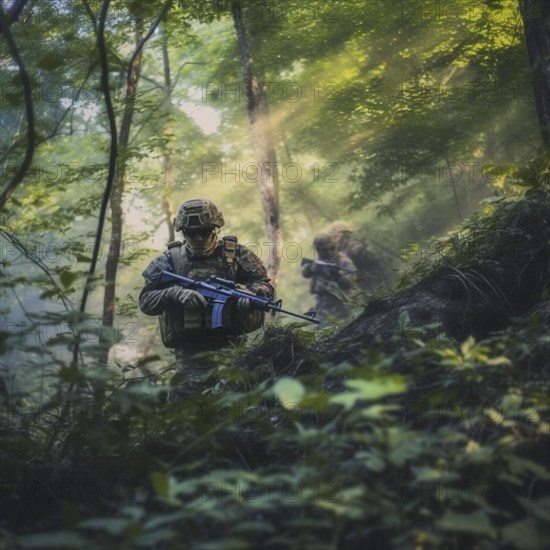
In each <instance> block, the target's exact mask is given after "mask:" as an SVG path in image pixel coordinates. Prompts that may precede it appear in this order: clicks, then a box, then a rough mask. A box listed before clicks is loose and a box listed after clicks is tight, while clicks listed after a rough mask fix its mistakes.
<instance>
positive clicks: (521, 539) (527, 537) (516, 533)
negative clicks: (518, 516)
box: [500, 518, 542, 550]
mask: <svg viewBox="0 0 550 550" xmlns="http://www.w3.org/2000/svg"><path fill="white" fill-rule="evenodd" d="M500 532H501V535H502V540H503V541H504V542H505V543H508V544H512V545H513V546H515V547H516V548H521V549H522V550H536V549H537V548H542V546H541V544H540V541H539V536H538V533H537V525H536V522H535V520H533V518H528V519H523V520H521V521H516V522H514V523H511V524H509V525H507V526H506V527H503V528H502V529H501V530H500Z"/></svg>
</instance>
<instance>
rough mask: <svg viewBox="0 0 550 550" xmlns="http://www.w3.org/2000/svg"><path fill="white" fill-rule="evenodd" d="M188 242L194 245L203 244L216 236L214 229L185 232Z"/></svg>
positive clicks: (207, 228)
mask: <svg viewBox="0 0 550 550" xmlns="http://www.w3.org/2000/svg"><path fill="white" fill-rule="evenodd" d="M184 235H185V237H186V239H187V240H189V241H191V242H194V243H197V244H199V243H203V242H207V241H209V240H210V239H211V238H212V237H213V236H214V229H211V228H210V227H206V228H197V229H188V230H186V231H185V232H184Z"/></svg>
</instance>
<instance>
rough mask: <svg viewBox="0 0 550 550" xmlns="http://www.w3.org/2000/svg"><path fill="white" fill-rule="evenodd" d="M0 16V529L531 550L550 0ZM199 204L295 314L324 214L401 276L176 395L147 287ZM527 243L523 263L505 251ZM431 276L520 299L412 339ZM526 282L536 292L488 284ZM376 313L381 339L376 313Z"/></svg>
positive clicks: (542, 482) (35, 543) (40, 6)
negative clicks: (193, 397)
mask: <svg viewBox="0 0 550 550" xmlns="http://www.w3.org/2000/svg"><path fill="white" fill-rule="evenodd" d="M1 6H2V11H1V12H0V19H1V37H2V41H1V45H0V59H1V66H0V92H1V93H0V98H1V99H0V100H1V107H2V110H1V114H0V125H1V132H0V169H1V179H2V184H1V189H0V192H1V195H0V206H1V208H2V211H1V216H2V227H1V232H0V252H1V256H0V262H1V267H2V271H1V284H2V286H1V289H0V296H1V298H2V305H1V311H2V326H1V332H0V351H1V353H2V359H1V365H0V367H1V382H2V384H1V386H0V393H1V399H2V418H1V421H2V429H3V432H2V433H3V434H4V435H2V437H3V439H4V440H5V444H6V449H7V451H6V452H4V454H2V455H1V456H2V459H1V460H2V462H3V466H4V467H3V470H4V472H5V474H3V477H2V487H3V489H2V495H3V496H2V499H3V500H5V501H6V502H7V503H8V508H10V507H11V511H10V513H6V514H5V515H4V517H3V519H2V523H0V530H1V532H2V534H3V536H5V540H6V541H7V542H6V543H5V544H6V546H5V547H6V548H11V547H14V548H50V547H51V548H62V547H64V548H72V547H77V546H78V547H82V548H84V547H90V548H96V547H111V546H113V545H121V546H120V547H124V545H126V546H125V547H136V548H138V547H149V548H163V549H164V548H178V547H187V546H178V545H179V544H182V545H183V544H184V542H182V541H185V544H186V545H188V546H189V547H197V548H204V549H206V548H254V547H257V545H258V544H259V543H260V542H262V543H265V544H267V545H268V546H267V547H272V548H277V547H284V546H292V545H296V547H304V548H340V547H342V548H343V547H346V548H347V547H349V548H362V547H365V545H370V546H371V547H380V548H383V547H395V548H402V547H415V548H436V547H441V548H447V547H472V548H473V547H479V548H481V547H484V548H485V547H487V548H497V547H499V548H539V547H540V548H542V547H544V545H545V543H547V542H548V540H547V538H545V536H546V537H547V533H546V535H545V529H547V527H548V520H549V512H548V510H549V502H550V496H548V480H549V477H550V476H549V473H548V470H547V466H546V465H545V462H546V460H547V459H548V456H547V455H548V436H549V424H548V397H547V395H546V396H545V395H544V391H543V390H544V389H545V388H546V389H547V385H548V353H547V352H548V346H549V340H548V336H547V326H548V311H547V310H548V307H547V303H548V302H547V301H545V300H547V299H548V289H547V286H546V285H547V281H546V280H545V274H547V271H545V270H547V268H548V261H547V257H546V256H545V254H547V248H546V247H547V245H548V234H549V233H548V223H547V220H545V218H546V216H547V212H546V213H545V206H547V204H548V202H547V201H548V195H547V186H548V178H547V174H548V170H547V167H548V157H547V154H548V150H547V148H548V137H547V135H548V127H549V126H548V121H549V120H550V116H549V113H550V110H549V108H548V107H549V103H550V102H549V100H548V98H549V97H550V95H549V94H548V90H549V89H550V86H549V82H550V75H548V74H546V73H547V71H548V70H547V68H546V64H545V62H544V59H547V57H548V55H550V49H549V46H548V44H549V40H548V33H549V30H548V29H549V27H550V22H549V14H548V11H549V10H548V6H547V5H546V3H545V2H544V1H543V0H523V1H521V2H518V0H479V1H476V2H472V1H471V0H456V1H441V2H440V1H420V0H411V1H403V2H388V1H387V0H345V1H344V0H342V1H339V0H331V1H328V2H319V1H318V0H302V1H300V2H298V1H294V0H291V1H285V0H281V1H278V0H269V1H265V0H263V1H260V0H239V1H225V0H185V1H183V0H173V1H170V0H168V1H166V0H162V1H160V0H154V1H151V2H139V1H135V0H111V1H109V0H103V1H99V0H82V1H78V0H52V1H49V2H46V1H43V0H36V1H32V0H29V1H25V0H22V1H17V0H16V1H13V0H12V1H10V0H3V1H2V3H1ZM526 36H527V40H526ZM541 130H542V139H541ZM526 189H527V190H528V191H527V194H525V190H526ZM196 197H207V198H210V199H212V200H214V201H215V202H216V203H217V204H218V205H219V207H220V209H221V210H222V211H223V213H224V217H225V220H226V226H225V227H224V228H223V233H222V234H227V235H237V236H238V238H239V242H240V243H242V244H245V245H247V246H249V247H250V248H251V250H252V251H254V252H255V253H256V254H258V255H259V256H260V257H261V258H262V260H263V261H264V262H265V263H266V265H268V268H269V272H270V276H271V277H272V278H273V280H274V281H275V282H276V283H277V295H278V297H279V298H282V299H283V300H284V305H285V307H286V308H287V309H291V310H295V311H298V312H301V313H303V312H305V311H307V310H308V309H309V308H310V307H311V306H312V305H313V299H312V296H311V295H310V294H309V292H308V285H307V282H306V281H305V280H304V279H303V278H302V277H301V275H300V269H299V266H300V260H301V259H302V258H303V257H311V256H312V254H313V252H312V240H313V237H314V235H315V234H316V233H318V232H319V231H321V230H323V229H324V228H326V226H327V225H328V224H329V223H330V222H332V221H335V220H338V219H342V220H346V221H348V222H349V223H350V224H351V225H352V226H353V227H354V229H355V231H356V233H357V234H358V235H359V236H360V237H361V238H363V239H365V240H366V242H367V243H368V245H369V248H370V250H371V251H372V252H373V253H375V254H376V255H377V256H378V258H379V259H380V261H381V262H382V263H383V264H384V266H385V268H386V270H387V272H388V273H389V274H390V275H391V276H390V277H389V278H390V279H391V284H390V285H388V287H387V288H384V289H380V290H379V292H378V293H377V295H376V300H373V296H357V299H356V300H355V301H354V304H353V305H354V318H355V319H356V323H355V324H352V325H350V326H349V327H347V328H345V329H344V332H343V333H339V332H338V330H340V329H341V328H343V326H338V327H333V330H326V329H325V330H317V331H315V330H314V329H311V328H305V327H301V326H297V325H294V324H292V323H291V321H290V320H289V319H288V318H286V319H284V318H283V317H282V316H281V318H280V319H278V320H277V321H276V322H274V323H270V324H269V325H268V326H267V328H266V330H265V331H260V332H261V333H260V334H256V335H254V336H253V337H251V338H250V339H249V341H248V342H247V343H246V344H243V347H242V348H238V349H235V350H228V351H227V353H224V354H218V355H214V356H213V357H212V358H213V360H214V364H215V365H216V366H217V374H216V375H215V376H214V375H213V377H212V379H211V380H209V385H208V388H209V389H208V390H205V393H204V394H203V395H202V396H198V397H197V401H196V402H193V403H188V404H186V405H185V406H182V407H180V408H179V409H178V408H176V407H174V406H173V405H168V404H166V403H164V402H163V395H164V394H165V391H166V389H167V387H169V386H170V383H175V382H174V381H173V380H172V378H171V377H172V375H173V368H174V364H173V363H174V361H173V356H172V355H171V354H170V353H169V352H168V350H166V349H164V348H163V347H162V345H161V342H160V338H159V334H158V325H157V321H156V319H154V318H148V317H146V316H144V315H143V314H141V312H139V310H138V308H137V295H138V293H139V291H140V289H141V286H142V277H141V272H142V271H143V269H144V268H145V267H146V265H147V264H148V262H149V261H150V259H152V258H153V257H154V256H156V255H158V253H159V252H160V251H162V250H164V249H165V246H166V243H167V242H169V241H171V240H173V239H174V237H176V238H177V237H178V236H177V235H176V236H174V233H173V227H172V221H173V218H174V216H175V213H176V212H177V209H178V207H179V205H180V204H181V202H183V201H185V200H188V199H191V198H196ZM526 220H529V221H526ZM523 243H525V246H524V244H523ZM517 250H521V254H523V255H522V256H521V265H522V267H524V268H525V269H524V270H523V271H521V272H519V271H517V270H508V271H507V270H506V269H505V268H504V267H503V268H502V270H501V269H500V268H501V267H502V265H504V264H503V263H502V262H504V261H508V260H509V256H510V254H512V252H510V251H517ZM499 251H504V253H502V254H500V252H499ZM514 254H515V252H514ZM518 257H519V256H517V255H516V256H515V258H516V260H515V261H516V264H515V265H518V261H519V260H518ZM503 258H505V259H506V260H503ZM482 264H483V265H482ZM533 265H536V266H539V267H538V268H537V269H539V268H540V269H539V270H538V271H537V270H532V266H533ZM442 266H443V267H442ZM464 266H467V268H468V269H469V270H470V271H468V270H466V269H464ZM443 268H444V269H448V270H451V273H452V275H451V276H452V277H455V279H456V280H458V281H460V284H462V286H463V287H464V288H465V289H467V297H466V298H464V302H465V303H466V302H468V304H469V303H470V300H471V297H472V296H473V295H474V294H472V293H475V292H478V294H477V295H475V296H476V300H478V301H479V303H480V304H482V305H483V304H485V303H486V302H487V303H490V304H493V305H494V303H495V302H496V303H497V305H498V306H499V307H500V305H501V303H505V302H510V303H512V302H513V304H512V305H513V306H514V307H512V305H511V306H510V309H509V310H506V313H505V314H504V313H502V314H501V313H500V311H501V310H498V311H499V313H494V312H495V311H497V310H496V309H494V310H491V311H493V313H491V314H488V315H489V317H487V318H485V319H484V320H483V322H482V324H483V327H484V328H485V329H486V330H477V329H476V330H472V331H459V334H458V335H457V334H456V331H455V334H449V331H448V330H447V331H443V332H445V333H446V334H444V335H443V333H441V332H438V331H437V329H434V328H433V327H432V326H431V325H430V324H429V323H428V322H427V321H426V322H425V325H424V326H423V328H422V329H418V327H417V326H416V324H415V323H416V322H417V321H418V320H419V319H420V317H418V319H417V318H415V317H414V304H416V303H417V302H419V303H423V304H424V305H425V306H426V310H429V309H430V308H431V307H432V305H433V308H432V309H434V308H437V304H438V303H439V302H437V300H436V299H435V298H434V297H433V296H434V295H435V294H436V290H435V289H437V288H439V287H438V284H434V285H432V286H431V287H430V285H431V281H433V280H434V279H432V278H431V277H432V276H433V277H437V274H438V273H440V271H438V270H441V269H443ZM452 270H455V271H452ZM491 270H492V271H491ZM526 273H529V274H530V275H529V277H531V274H532V277H531V278H530V279H528V283H526V282H525V281H526V280H527V279H526V278H525V277H526ZM475 277H477V278H475ZM521 277H523V279H521V284H522V285H523V286H521V285H520V284H519V283H518V285H516V286H518V287H521V288H525V286H528V287H529V288H530V290H531V291H532V292H531V294H529V297H528V298H527V297H526V295H525V294H522V293H521V292H519V291H518V292H516V290H517V289H516V287H514V286H513V285H512V286H509V287H506V291H504V290H502V289H501V288H500V287H499V282H500V280H504V279H506V278H510V279H514V280H517V281H519V280H520V278H521ZM495 281H496V282H495ZM415 283H419V284H420V286H418V287H414V286H411V285H414V284H415ZM436 283H437V279H436ZM484 284H486V285H487V286H486V287H483V285H484ZM422 285H425V287H424V286H422ZM476 285H477V286H476ZM411 288H412V290H411ZM426 288H431V291H433V293H434V295H433V296H432V298H430V299H433V301H429V300H428V298H426V295H425V294H423V292H425V291H426ZM484 288H485V290H484ZM503 288H504V287H503ZM414 289H419V290H414ZM448 289H449V287H447V286H445V287H444V289H443V290H444V292H443V293H447V294H449V295H451V294H452V295H453V296H455V297H456V296H458V294H456V293H454V294H453V292H454V291H453V292H451V291H449V292H447V291H448ZM407 292H409V294H407ZM426 292H428V291H426ZM457 292H458V291H457ZM400 293H404V294H400ZM419 293H420V294H419ZM514 293H515V294H514ZM400 296H401V298H400ZM403 296H404V297H406V299H405V298H403ZM419 296H420V297H419ZM388 297H389V298H388ZM418 297H419V298H418ZM409 298H411V299H410V300H409ZM417 298H418V300H416V299H417ZM379 299H380V300H384V299H386V300H388V301H386V302H381V303H382V305H380V303H379V302H378V301H377V300H379ZM392 300H393V301H392ZM400 300H401V301H400ZM407 300H409V301H407ZM521 302H523V305H524V306H525V307H524V308H523V309H521V307H520V306H519V305H517V304H520V303H521ZM384 304H386V305H384ZM388 304H389V305H388ZM403 304H408V305H403ZM426 304H427V305H426ZM514 304H516V305H517V307H516V305H514ZM545 304H546V305H545ZM365 306H366V307H367V309H366V310H365ZM481 307H482V306H480V308H481ZM385 308H386V309H385ZM503 308H504V306H503ZM514 308H515V309H514ZM529 308H531V309H529ZM533 308H535V309H534V310H536V313H533V311H534V310H533ZM537 308H538V309H537ZM545 308H546V309H545ZM443 309H444V308H443ZM497 309H498V308H497ZM504 309H505V308H504ZM504 309H503V310H502V311H504ZM386 310H387V311H389V312H390V313H392V314H393V313H395V315H399V323H398V324H396V323H394V325H392V326H391V330H390V329H389V328H388V327H387V326H386V325H384V323H385V322H386V321H385V320H384V319H385V318H383V319H382V318H381V317H380V318H379V317H376V318H375V317H369V315H372V316H377V315H378V316H379V315H381V312H382V313H384V315H385V312H386ZM409 310H410V311H411V315H412V317H410V316H409ZM545 312H546V313H545ZM497 318H498V320H499V322H494V321H495V319H497ZM372 319H374V320H376V322H380V325H376V327H377V328H376V330H375V329H374V328H372V326H374V325H372V326H371V325H370V324H369V322H370V320H372ZM380 319H382V320H380ZM411 319H412V321H414V323H413V322H412V321H411ZM432 320H433V319H432V318H430V321H432ZM437 320H438V321H439V322H444V319H443V317H441V316H440V317H438V318H437ZM413 325H415V326H414V327H413ZM369 327H371V328H369ZM403 327H406V328H407V330H406V331H405V332H403V330H402V329H403ZM415 327H416V328H415ZM483 327H482V328H483ZM478 328H479V327H478ZM386 329H388V330H387V331H386ZM497 329H498V330H500V331H501V332H498V333H497V332H494V331H496V330H497ZM346 331H347V332H346ZM418 331H420V332H418ZM434 331H435V332H434ZM394 333H395V334H397V336H395V334H394ZM404 334H406V337H403V335H404ZM381 335H383V337H382V336H381ZM392 335H393V336H392ZM434 335H435V337H434ZM440 336H441V337H440ZM377 337H378V338H377ZM394 337H395V338H396V340H395V341H394V340H393V338H394ZM472 337H475V338H472ZM344 338H349V340H347V342H348V343H347V344H346V345H343V346H342V341H343V339H344ZM327 339H328V340H327ZM327 341H328V342H329V344H326V342H327ZM398 341H399V345H397V344H396V342H398ZM391 342H393V344H391ZM390 344H391V345H390ZM394 344H395V345H394ZM323 346H325V347H323ZM327 346H328V347H327ZM340 346H342V348H341V347H340ZM346 346H347V348H346ZM346 349H347V353H346ZM323 350H325V351H323ZM327 350H328V351H327ZM350 350H353V352H352V351H350ZM545 357H546V358H545ZM526 373H527V374H526ZM413 375H414V376H413ZM430 377H432V379H431V380H430ZM171 380H172V382H171ZM484 388H485V389H490V394H491V395H490V396H487V395H484V393H483V392H484ZM221 389H224V390H225V391H224V392H221ZM199 397H200V400H199ZM198 404H200V406H199V405H198ZM228 407H229V409H228ZM296 407H298V408H296ZM422 407H423V408H422ZM458 409H460V413H457V414H455V413H456V411H457V410H458ZM228 410H229V411H230V412H229V413H228V412H227V411H228ZM90 411H92V412H93V415H92V416H93V421H92V420H90V415H91V414H92V413H90ZM205 411H206V412H205ZM224 411H225V412H224ZM231 411H232V412H231ZM246 411H252V413H250V414H248V415H247V413H246ZM292 411H294V414H295V416H294V417H292V414H291V413H292ZM426 411H429V413H426ZM434 411H435V412H434ZM465 411H468V415H466V413H465ZM88 413H90V414H88ZM256 413H257V417H253V415H254V414H256ZM453 415H454V416H453ZM291 417H292V418H291ZM435 417H437V418H436V420H434V418H435ZM428 418H429V420H428ZM450 419H455V420H452V421H451V420H450ZM98 459H99V461H101V462H102V464H105V468H104V471H102V472H101V474H98V472H97V471H96V470H94V468H95V466H96V465H97V463H98ZM58 464H61V466H59V465H58ZM343 465H344V466H345V467H344V468H342V466H343ZM29 479H32V480H38V483H39V487H40V489H39V490H38V493H37V494H38V496H37V498H36V500H35V501H32V502H26V501H25V498H26V497H22V496H21V495H22V493H21V491H20V489H21V487H24V488H25V487H27V485H28V484H29V483H31V482H30V481H29ZM99 480H101V481H99ZM358 481H360V482H361V483H359V485H358V484H357V482H358ZM70 483H73V484H74V485H72V487H73V488H76V489H75V491H76V493H78V494H77V495H76V496H75V494H71V495H68V494H67V493H66V490H67V487H69V484H70ZM453 484H455V485H453ZM468 484H469V485H468ZM29 486H30V485H29ZM92 486H93V487H94V488H95V489H97V491H99V497H98V498H97V499H94V498H91V497H90V496H89V495H86V494H84V492H83V488H86V487H87V488H89V487H92ZM467 486H468V487H470V488H472V487H474V489H472V491H473V492H472V491H470V492H469V493H467V492H466V490H465V489H464V487H467ZM106 487H115V488H117V490H120V493H118V494H117V495H114V494H111V493H109V494H107V489H106ZM235 487H237V489H235ZM239 487H240V489H239ZM243 487H244V488H245V489H242V488H243ZM268 487H271V493H269V492H268V489H267V488H268ZM453 487H454V489H455V490H456V491H458V492H455V493H453V494H452V495H451V496H450V493H449V491H452V490H453V489H452V488H453ZM457 487H458V489H457ZM27 488H28V487H27ZM4 489H5V490H4ZM241 489H242V490H241ZM231 490H235V491H236V493H233V497H231ZM251 491H256V493H255V494H256V495H257V496H258V495H260V496H258V498H253V496H254V495H252V492H251ZM292 491H294V493H292ZM298 491H299V493H300V496H299V497H296V498H293V497H292V494H298ZM438 491H439V493H438ZM441 491H445V492H444V494H443V493H441ZM476 491H477V492H476ZM235 495H238V498H237V497H235ZM267 495H269V497H267ZM453 495H455V496H453ZM456 495H458V496H456ZM4 496H5V499H4ZM52 503H53V504H54V506H53V507H52V506H51V504H52ZM228 503H229V504H228ZM46 532H47V534H46ZM102 545H103V546H102ZM476 545H478V546H476Z"/></svg>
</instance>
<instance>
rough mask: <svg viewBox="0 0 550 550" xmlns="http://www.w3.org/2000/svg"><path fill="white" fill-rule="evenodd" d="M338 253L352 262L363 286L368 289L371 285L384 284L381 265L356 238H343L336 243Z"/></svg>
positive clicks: (351, 236) (347, 236)
mask: <svg viewBox="0 0 550 550" xmlns="http://www.w3.org/2000/svg"><path fill="white" fill-rule="evenodd" d="M338 251H339V252H342V253H344V254H345V255H346V256H348V257H349V259H350V260H351V261H352V262H353V265H354V266H355V268H356V269H357V275H358V277H359V280H360V281H361V282H362V285H363V286H366V287H368V288H370V287H371V285H378V284H380V283H384V282H385V274H384V269H383V267H382V264H381V263H380V261H379V260H378V258H377V257H376V256H375V255H374V254H373V253H372V252H371V251H370V250H369V249H368V248H367V245H366V244H365V243H364V242H363V241H361V240H360V239H358V238H357V237H354V236H353V235H346V236H344V237H343V238H342V240H341V241H340V242H339V243H338Z"/></svg>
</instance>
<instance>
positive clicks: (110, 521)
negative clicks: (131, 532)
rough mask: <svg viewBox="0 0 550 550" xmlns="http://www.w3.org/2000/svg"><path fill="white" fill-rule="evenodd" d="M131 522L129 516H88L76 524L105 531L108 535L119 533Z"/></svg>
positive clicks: (84, 527)
mask: <svg viewBox="0 0 550 550" xmlns="http://www.w3.org/2000/svg"><path fill="white" fill-rule="evenodd" d="M132 523H133V521H132V520H131V519H129V518H90V519H85V520H84V521H81V522H80V523H79V524H78V525H79V527H81V528H83V529H93V530H96V531H106V532H107V533H109V534H110V535H121V534H122V533H124V531H126V529H127V528H128V527H129V526H130V525H131V524H132Z"/></svg>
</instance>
